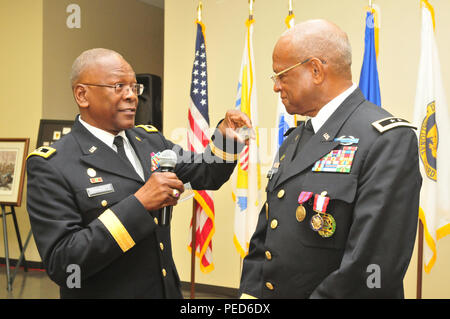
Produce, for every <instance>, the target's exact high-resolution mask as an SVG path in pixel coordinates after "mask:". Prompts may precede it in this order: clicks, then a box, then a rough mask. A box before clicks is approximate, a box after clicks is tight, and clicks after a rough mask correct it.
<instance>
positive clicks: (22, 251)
mask: <svg viewBox="0 0 450 319" xmlns="http://www.w3.org/2000/svg"><path fill="white" fill-rule="evenodd" d="M7 206H8V207H9V208H10V211H9V212H7V211H6V207H7ZM1 208H2V215H1V216H0V217H1V218H2V219H3V239H4V243H5V261H6V281H7V289H8V291H12V284H13V282H14V279H15V277H16V274H17V270H18V269H19V267H20V265H21V263H22V262H24V265H23V266H24V271H25V272H28V266H27V261H26V259H25V250H26V248H27V246H28V243H29V241H30V238H31V234H32V233H31V230H30V232H29V233H28V236H27V240H26V242H25V246H22V239H21V238H20V232H19V225H18V224H17V217H16V211H15V209H14V206H13V205H6V204H1ZM7 215H12V217H13V221H14V228H15V229H16V236H17V242H18V243H19V249H20V257H19V260H18V262H17V264H16V268H15V270H14V273H13V275H12V276H11V272H10V267H9V247H8V230H7V226H6V216H7Z"/></svg>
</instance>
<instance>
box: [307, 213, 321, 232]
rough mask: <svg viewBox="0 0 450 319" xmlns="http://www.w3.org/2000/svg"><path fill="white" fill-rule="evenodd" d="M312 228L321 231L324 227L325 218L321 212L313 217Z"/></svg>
mask: <svg viewBox="0 0 450 319" xmlns="http://www.w3.org/2000/svg"><path fill="white" fill-rule="evenodd" d="M310 225H311V228H312V229H313V230H314V231H319V230H321V229H322V227H323V218H322V216H320V214H319V213H317V214H315V215H314V216H313V217H311V221H310Z"/></svg>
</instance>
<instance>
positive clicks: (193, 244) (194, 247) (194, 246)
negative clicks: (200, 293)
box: [191, 199, 197, 299]
mask: <svg viewBox="0 0 450 319" xmlns="http://www.w3.org/2000/svg"><path fill="white" fill-rule="evenodd" d="M195 203H196V201H195V199H193V200H192V231H191V237H192V238H191V299H195V251H196V250H197V243H196V237H197V235H196V231H197V216H196V214H195V210H196V209H195V208H196V205H195Z"/></svg>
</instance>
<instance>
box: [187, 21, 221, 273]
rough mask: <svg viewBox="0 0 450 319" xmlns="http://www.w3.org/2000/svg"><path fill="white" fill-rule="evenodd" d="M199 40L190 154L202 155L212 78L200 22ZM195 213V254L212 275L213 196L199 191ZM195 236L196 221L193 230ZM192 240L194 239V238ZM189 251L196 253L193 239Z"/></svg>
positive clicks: (193, 76)
mask: <svg viewBox="0 0 450 319" xmlns="http://www.w3.org/2000/svg"><path fill="white" fill-rule="evenodd" d="M196 24H197V39H196V42H195V58H194V65H193V67H192V81H191V93H190V95H191V103H190V107H189V115H188V116H189V129H188V147H189V150H191V151H193V152H196V153H202V152H203V151H204V150H205V148H206V147H207V146H208V144H209V142H210V140H209V137H208V130H209V115H208V75H207V68H206V47H205V26H204V24H203V23H202V22H200V21H196ZM194 210H195V217H196V226H197V227H196V232H195V234H196V239H195V246H196V247H195V254H196V255H197V257H199V259H200V270H201V271H202V272H205V273H207V272H210V271H211V270H213V269H214V264H213V262H212V236H213V234H214V230H215V228H214V202H213V198H212V192H210V191H204V190H203V191H195V196H194ZM190 230H191V231H190V232H189V233H190V234H192V221H191V226H190ZM190 236H192V235H190ZM189 250H192V238H190V243H189Z"/></svg>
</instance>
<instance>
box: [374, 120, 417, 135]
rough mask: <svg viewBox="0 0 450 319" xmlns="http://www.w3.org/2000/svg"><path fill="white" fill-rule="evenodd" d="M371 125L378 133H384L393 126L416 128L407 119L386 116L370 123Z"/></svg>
mask: <svg viewBox="0 0 450 319" xmlns="http://www.w3.org/2000/svg"><path fill="white" fill-rule="evenodd" d="M372 126H373V127H374V128H376V129H377V130H378V132H380V133H384V132H386V131H389V130H390V129H393V128H395V127H401V126H406V127H410V128H413V129H415V130H416V129H417V127H415V126H414V125H412V124H411V123H409V122H408V121H407V120H404V119H401V118H399V117H387V118H384V119H381V120H378V121H375V122H373V123H372Z"/></svg>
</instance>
